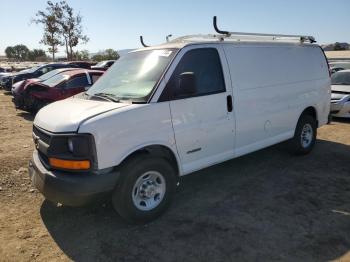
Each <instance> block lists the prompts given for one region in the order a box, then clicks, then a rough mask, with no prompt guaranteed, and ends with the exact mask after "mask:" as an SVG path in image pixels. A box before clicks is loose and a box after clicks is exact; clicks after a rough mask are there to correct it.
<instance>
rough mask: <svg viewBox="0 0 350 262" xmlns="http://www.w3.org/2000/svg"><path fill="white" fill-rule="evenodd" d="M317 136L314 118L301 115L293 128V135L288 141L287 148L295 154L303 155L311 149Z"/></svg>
mask: <svg viewBox="0 0 350 262" xmlns="http://www.w3.org/2000/svg"><path fill="white" fill-rule="evenodd" d="M316 136H317V124H316V119H315V118H314V117H312V116H310V115H302V116H301V117H300V118H299V121H298V124H297V127H296V129H295V133H294V137H293V138H292V139H291V140H290V141H288V143H289V149H290V151H291V152H292V153H294V154H296V155H305V154H308V153H310V151H311V150H312V149H313V147H314V145H315V142H316Z"/></svg>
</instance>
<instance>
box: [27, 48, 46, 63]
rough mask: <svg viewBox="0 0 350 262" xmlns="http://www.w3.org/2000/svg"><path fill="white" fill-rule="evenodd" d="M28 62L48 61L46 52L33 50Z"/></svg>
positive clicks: (29, 54)
mask: <svg viewBox="0 0 350 262" xmlns="http://www.w3.org/2000/svg"><path fill="white" fill-rule="evenodd" d="M28 60H30V61H46V60H47V56H46V53H45V51H44V50H42V49H33V50H30V51H29V53H28Z"/></svg>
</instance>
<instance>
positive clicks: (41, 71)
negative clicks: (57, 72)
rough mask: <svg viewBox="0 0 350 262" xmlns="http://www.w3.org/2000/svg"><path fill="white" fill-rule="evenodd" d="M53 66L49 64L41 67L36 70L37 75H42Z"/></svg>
mask: <svg viewBox="0 0 350 262" xmlns="http://www.w3.org/2000/svg"><path fill="white" fill-rule="evenodd" d="M52 69H53V68H52V67H51V66H47V67H44V68H41V69H39V70H38V75H39V76H41V75H44V74H46V73H48V72H50V71H51V70H52Z"/></svg>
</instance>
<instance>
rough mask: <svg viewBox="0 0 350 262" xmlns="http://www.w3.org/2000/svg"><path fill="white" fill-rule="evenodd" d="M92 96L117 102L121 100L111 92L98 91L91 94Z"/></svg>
mask: <svg viewBox="0 0 350 262" xmlns="http://www.w3.org/2000/svg"><path fill="white" fill-rule="evenodd" d="M90 97H98V98H102V99H105V100H107V101H111V102H115V103H118V102H119V99H118V98H117V97H116V96H115V95H113V94H109V93H96V94H93V95H91V96H90Z"/></svg>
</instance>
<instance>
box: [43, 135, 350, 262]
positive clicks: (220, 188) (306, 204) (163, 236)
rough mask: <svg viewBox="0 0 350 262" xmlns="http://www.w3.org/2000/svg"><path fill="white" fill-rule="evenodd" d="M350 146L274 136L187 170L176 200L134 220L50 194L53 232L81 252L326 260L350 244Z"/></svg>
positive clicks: (73, 255)
mask: <svg viewBox="0 0 350 262" xmlns="http://www.w3.org/2000/svg"><path fill="white" fill-rule="evenodd" d="M349 159H350V146H348V145H344V144H339V143H334V142H329V141H324V140H318V142H317V144H316V147H315V149H314V151H313V152H312V153H311V154H309V155H307V156H302V157H295V156H291V155H290V154H288V153H286V152H285V151H283V150H281V147H279V146H274V147H270V148H267V149H264V150H261V151H259V152H256V153H252V154H249V155H247V156H244V157H240V158H238V159H234V160H230V161H227V162H225V163H222V164H219V165H216V166H213V167H210V168H207V169H205V170H202V171H199V172H196V173H194V174H192V175H189V176H186V177H184V178H182V179H181V186H180V187H179V188H178V190H177V191H178V192H177V194H176V196H175V199H174V202H173V204H172V206H171V207H170V208H169V210H168V211H167V212H166V213H165V214H164V215H163V216H162V217H160V218H158V219H157V220H156V221H154V222H152V223H149V224H147V225H136V226H135V225H127V224H125V223H124V222H123V221H122V220H121V219H120V217H119V216H118V215H117V214H116V213H115V212H114V211H113V210H112V207H111V204H110V203H106V204H104V205H101V204H100V205H95V206H90V207H85V208H69V207H55V206H54V205H52V204H50V203H49V202H47V201H45V202H43V204H42V206H41V209H40V213H41V217H42V220H43V222H44V224H45V226H46V227H47V229H48V231H49V233H50V234H51V236H52V238H53V239H54V240H55V241H56V243H57V245H58V246H59V247H60V248H61V249H62V251H63V252H64V253H65V254H66V255H67V256H68V257H69V258H70V259H72V260H75V261H95V260H102V261H252V260H253V261H257V260H261V261H276V260H278V261H280V260H283V261H325V260H327V261H328V260H331V259H336V258H339V257H341V256H342V255H344V254H346V253H347V252H348V251H349V250H350V234H349V233H348V232H349V231H350V202H349V199H350V166H349V164H348V163H349Z"/></svg>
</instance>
